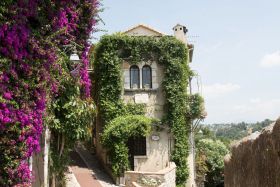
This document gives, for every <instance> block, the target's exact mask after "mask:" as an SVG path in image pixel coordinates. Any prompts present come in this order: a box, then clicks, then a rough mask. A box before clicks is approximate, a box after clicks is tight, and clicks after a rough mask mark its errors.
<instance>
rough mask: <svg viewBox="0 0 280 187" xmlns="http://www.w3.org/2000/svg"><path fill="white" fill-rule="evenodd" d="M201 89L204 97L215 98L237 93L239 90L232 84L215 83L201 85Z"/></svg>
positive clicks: (236, 85) (238, 87) (238, 86)
mask: <svg viewBox="0 0 280 187" xmlns="http://www.w3.org/2000/svg"><path fill="white" fill-rule="evenodd" d="M202 88H203V89H202V91H203V95H204V96H205V97H213V96H214V97H215V96H221V95H224V94H228V93H231V92H234V91H237V90H239V89H240V85H238V84H233V83H224V84H221V83H215V84H212V85H203V86H202Z"/></svg>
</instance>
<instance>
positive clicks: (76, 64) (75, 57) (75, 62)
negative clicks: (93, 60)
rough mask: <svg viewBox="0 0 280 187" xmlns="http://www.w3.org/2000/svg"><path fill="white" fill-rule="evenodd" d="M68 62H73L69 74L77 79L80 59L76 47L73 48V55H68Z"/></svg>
mask: <svg viewBox="0 0 280 187" xmlns="http://www.w3.org/2000/svg"><path fill="white" fill-rule="evenodd" d="M70 61H71V62H73V63H72V64H71V65H70V67H71V69H70V74H71V75H72V76H73V77H78V75H79V70H80V63H79V62H80V57H79V55H78V54H77V50H76V47H74V50H73V53H72V54H71V55H70Z"/></svg>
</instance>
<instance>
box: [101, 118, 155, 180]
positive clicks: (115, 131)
mask: <svg viewBox="0 0 280 187" xmlns="http://www.w3.org/2000/svg"><path fill="white" fill-rule="evenodd" d="M155 122H156V121H155V120H153V119H150V118H147V117H144V116H143V115H127V116H120V117H117V118H116V119H114V120H112V121H111V122H110V123H109V124H108V125H107V128H106V129H105V130H104V132H103V135H102V142H103V145H104V146H105V147H107V148H108V151H109V154H110V157H111V162H112V169H113V173H114V174H116V175H117V176H119V175H120V174H122V173H124V171H126V170H128V169H129V168H130V166H129V161H128V148H127V145H126V143H127V141H128V138H130V137H141V136H147V135H148V134H149V133H150V132H151V128H152V123H155Z"/></svg>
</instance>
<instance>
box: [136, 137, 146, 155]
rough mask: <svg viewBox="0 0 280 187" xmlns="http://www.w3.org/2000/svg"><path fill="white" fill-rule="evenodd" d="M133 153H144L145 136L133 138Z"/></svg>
mask: <svg viewBox="0 0 280 187" xmlns="http://www.w3.org/2000/svg"><path fill="white" fill-rule="evenodd" d="M134 155H136V156H137V155H146V137H136V138H134Z"/></svg>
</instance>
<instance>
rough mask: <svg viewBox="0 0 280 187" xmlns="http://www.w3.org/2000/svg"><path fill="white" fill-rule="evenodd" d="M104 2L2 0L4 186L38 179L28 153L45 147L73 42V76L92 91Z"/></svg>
mask: <svg viewBox="0 0 280 187" xmlns="http://www.w3.org/2000/svg"><path fill="white" fill-rule="evenodd" d="M98 5H99V3H98V1H97V0H17V1H16V0H1V1H0V186H28V185H29V184H30V182H31V181H32V174H31V172H30V170H29V166H28V159H29V158H30V157H31V155H32V154H33V153H35V152H38V151H39V150H40V145H39V140H40V137H41V134H42V130H43V128H44V125H43V123H44V118H45V116H46V113H47V112H46V106H48V103H49V102H51V101H52V100H53V99H54V98H57V97H59V95H60V93H59V90H61V87H62V84H61V83H62V82H63V81H64V80H65V77H68V78H69V75H71V73H70V71H71V70H72V69H73V66H72V65H71V62H70V61H69V59H68V58H67V57H69V55H70V54H71V53H72V52H73V48H72V47H73V46H77V49H78V54H79V55H80V57H81V62H80V63H79V64H78V65H77V66H76V67H75V68H76V69H75V70H76V71H77V72H78V73H77V74H78V75H76V76H74V77H73V79H74V80H75V84H77V85H78V86H79V88H80V90H81V91H82V93H83V96H82V97H83V98H86V97H88V96H89V93H90V81H89V78H88V74H87V67H88V62H89V61H88V57H87V52H88V48H89V43H88V39H89V36H90V34H91V32H92V31H93V29H92V28H93V26H94V25H95V24H96V18H97V17H96V14H97V7H98ZM67 75H68V76H67ZM62 90H63V89H62Z"/></svg>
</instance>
